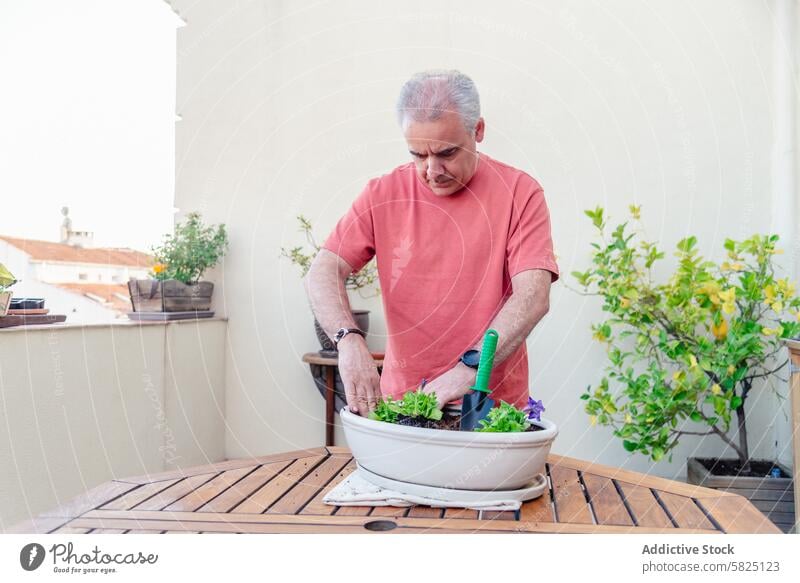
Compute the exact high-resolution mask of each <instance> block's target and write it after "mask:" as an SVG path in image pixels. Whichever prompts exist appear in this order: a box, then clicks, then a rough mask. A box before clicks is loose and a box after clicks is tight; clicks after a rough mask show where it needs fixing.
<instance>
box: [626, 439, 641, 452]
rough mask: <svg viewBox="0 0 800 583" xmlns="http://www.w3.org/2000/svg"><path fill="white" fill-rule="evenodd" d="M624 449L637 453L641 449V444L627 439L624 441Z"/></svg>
mask: <svg viewBox="0 0 800 583" xmlns="http://www.w3.org/2000/svg"><path fill="white" fill-rule="evenodd" d="M622 447H624V448H625V449H626V450H628V451H636V450H637V449H638V447H639V444H638V443H636V442H635V441H628V440H627V439H623V440H622Z"/></svg>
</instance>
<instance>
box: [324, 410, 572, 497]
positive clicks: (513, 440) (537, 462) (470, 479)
mask: <svg viewBox="0 0 800 583" xmlns="http://www.w3.org/2000/svg"><path fill="white" fill-rule="evenodd" d="M339 417H340V418H341V420H342V427H343V428H344V435H345V439H346V440H347V445H348V447H349V448H350V450H351V451H352V452H353V457H354V458H355V459H356V461H357V462H358V464H359V465H360V466H362V467H363V468H365V469H367V470H369V471H370V472H373V473H375V474H379V475H380V476H384V477H386V478H389V479H392V480H399V481H401V482H411V483H414V484H422V485H425V486H435V487H438V488H454V489H459V490H514V489H519V488H524V487H526V486H529V485H530V484H532V483H534V482H535V481H536V480H537V477H538V476H539V475H540V474H542V475H545V462H546V461H547V455H548V454H549V453H550V446H551V445H552V443H553V440H555V438H556V435H558V429H557V427H556V425H555V423H553V422H552V421H548V420H547V419H542V421H541V422H537V421H534V422H533V423H534V424H535V425H537V426H539V427H542V428H543V429H542V430H541V431H526V432H518V433H482V432H479V431H448V430H444V429H421V428H419V427H406V426H403V425H396V424H394V423H386V422H383V421H374V420H372V419H369V418H366V417H361V416H360V415H356V414H355V413H351V412H350V411H348V410H347V408H344V409H341V410H340V411H339Z"/></svg>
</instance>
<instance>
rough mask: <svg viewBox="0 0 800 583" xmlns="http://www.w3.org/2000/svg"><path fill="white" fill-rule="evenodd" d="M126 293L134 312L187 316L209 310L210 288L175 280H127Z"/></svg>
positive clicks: (207, 285) (201, 283) (204, 285)
mask: <svg viewBox="0 0 800 583" xmlns="http://www.w3.org/2000/svg"><path fill="white" fill-rule="evenodd" d="M128 292H129V293H130V296H131V304H132V305H133V311H134V312H190V311H207V310H210V309H211V296H212V295H213V293H214V284H213V283H211V282H210V281H200V282H198V283H195V284H186V283H183V282H181V281H178V280H176V279H166V280H163V281H160V280H156V279H131V280H130V281H129V282H128Z"/></svg>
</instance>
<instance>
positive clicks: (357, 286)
mask: <svg viewBox="0 0 800 583" xmlns="http://www.w3.org/2000/svg"><path fill="white" fill-rule="evenodd" d="M297 221H298V222H299V223H300V231H301V232H302V233H303V234H304V235H305V237H306V242H307V244H308V245H309V246H310V247H311V249H310V250H308V251H307V250H306V249H305V248H304V247H303V246H299V247H292V248H290V249H286V248H284V247H281V253H280V256H281V257H286V258H287V259H289V260H290V261H291V262H292V263H294V264H295V265H297V266H298V267H299V268H300V271H301V277H305V276H306V274H307V273H308V270H309V269H310V268H311V263H312V262H313V261H314V258H315V257H316V256H317V253H319V250H320V249H321V248H322V247H321V246H320V245H318V244H317V241H316V239H315V238H314V234H313V233H312V226H311V222H310V221H309V220H308V219H307V218H305V217H304V216H303V215H298V216H297ZM376 281H378V270H377V268H376V266H375V262H374V260H373V261H370V262H369V263H367V264H366V265H365V266H364V267H362V268H361V270H360V271H359V272H358V273H351V274H350V275H348V276H347V279H346V280H345V288H347V289H351V290H361V289H363V288H366V287H369V286H371V285H373V284H374V283H375V282H376ZM359 293H360V292H359ZM379 294H380V289H378V288H377V287H376V288H375V295H379Z"/></svg>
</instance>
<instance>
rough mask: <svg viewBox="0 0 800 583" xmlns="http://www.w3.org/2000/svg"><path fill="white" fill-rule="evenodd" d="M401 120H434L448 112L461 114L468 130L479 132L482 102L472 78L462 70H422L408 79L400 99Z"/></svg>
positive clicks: (403, 123)
mask: <svg viewBox="0 0 800 583" xmlns="http://www.w3.org/2000/svg"><path fill="white" fill-rule="evenodd" d="M396 109H397V122H398V123H399V124H400V127H401V128H403V129H404V130H405V128H406V124H407V123H408V121H409V120H410V121H434V120H437V119H439V118H440V117H441V116H442V114H444V113H445V112H448V111H455V112H456V113H458V114H459V115H460V116H461V119H462V120H463V122H464V126H465V127H466V128H467V131H468V132H470V133H472V132H474V131H475V125H476V124H477V123H478V119H479V118H480V117H481V101H480V97H478V89H477V88H476V87H475V83H473V81H472V79H470V78H469V77H467V76H466V75H464V73H461V72H460V71H455V70H452V71H445V70H434V71H422V72H421V73H417V74H416V75H414V76H413V77H411V79H409V80H408V81H406V82H405V84H404V85H403V88H402V89H400V97H398V99H397V108H396Z"/></svg>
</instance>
